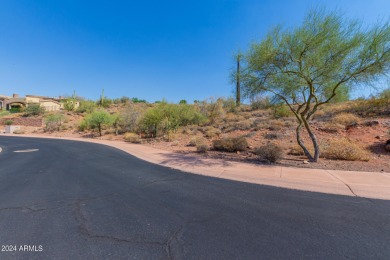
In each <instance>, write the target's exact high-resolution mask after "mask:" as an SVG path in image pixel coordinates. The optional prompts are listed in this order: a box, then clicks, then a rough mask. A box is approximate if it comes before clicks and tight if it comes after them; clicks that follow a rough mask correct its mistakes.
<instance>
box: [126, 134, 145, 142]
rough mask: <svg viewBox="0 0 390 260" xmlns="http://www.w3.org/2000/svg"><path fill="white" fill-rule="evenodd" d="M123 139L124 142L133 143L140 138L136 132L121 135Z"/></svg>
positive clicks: (139, 140)
mask: <svg viewBox="0 0 390 260" xmlns="http://www.w3.org/2000/svg"><path fill="white" fill-rule="evenodd" d="M123 139H124V140H125V141H126V142H130V143H133V144H139V143H141V138H140V137H139V135H137V134H136V133H125V134H124V135H123Z"/></svg>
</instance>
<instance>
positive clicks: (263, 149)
mask: <svg viewBox="0 0 390 260" xmlns="http://www.w3.org/2000/svg"><path fill="white" fill-rule="evenodd" d="M255 153H256V155H258V156H259V157H260V159H263V160H267V161H270V162H273V163H274V162H277V161H278V160H280V159H281V158H282V156H283V150H282V148H281V147H280V146H279V145H277V144H275V143H267V144H266V145H263V146H260V147H258V148H256V150H255Z"/></svg>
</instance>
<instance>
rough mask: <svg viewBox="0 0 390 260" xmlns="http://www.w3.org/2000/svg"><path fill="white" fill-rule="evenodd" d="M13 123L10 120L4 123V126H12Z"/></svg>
mask: <svg viewBox="0 0 390 260" xmlns="http://www.w3.org/2000/svg"><path fill="white" fill-rule="evenodd" d="M13 123H14V122H13V121H12V120H10V119H8V120H5V121H4V125H12V124H13Z"/></svg>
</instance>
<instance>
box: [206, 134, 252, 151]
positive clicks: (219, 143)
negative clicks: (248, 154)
mask: <svg viewBox="0 0 390 260" xmlns="http://www.w3.org/2000/svg"><path fill="white" fill-rule="evenodd" d="M247 147H248V141H247V140H246V138H245V137H242V136H241V137H227V138H222V139H218V140H214V141H213V149H214V150H217V151H225V152H237V151H244V150H245V149H246V148H247Z"/></svg>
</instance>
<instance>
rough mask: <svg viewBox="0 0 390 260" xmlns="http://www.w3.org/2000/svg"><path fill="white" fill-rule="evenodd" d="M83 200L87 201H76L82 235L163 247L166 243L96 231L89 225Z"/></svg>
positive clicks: (77, 217)
mask: <svg viewBox="0 0 390 260" xmlns="http://www.w3.org/2000/svg"><path fill="white" fill-rule="evenodd" d="M83 202H85V201H83V200H78V201H77V203H75V212H76V219H77V220H78V223H79V230H80V233H81V234H82V235H84V236H86V237H88V238H92V239H102V240H108V241H111V242H116V243H131V244H147V245H155V246H161V247H163V246H165V243H163V242H161V241H153V240H146V239H139V238H121V237H116V236H111V235H102V234H96V233H94V232H93V231H92V230H91V229H90V228H89V227H88V219H87V218H86V216H85V214H84V213H83V210H82V208H81V204H82V203H83Z"/></svg>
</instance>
